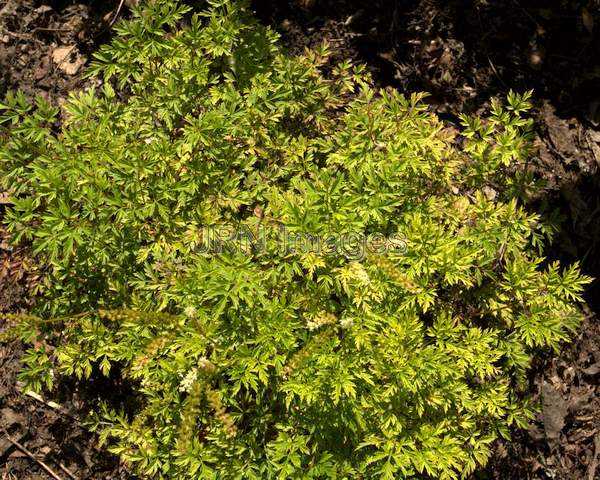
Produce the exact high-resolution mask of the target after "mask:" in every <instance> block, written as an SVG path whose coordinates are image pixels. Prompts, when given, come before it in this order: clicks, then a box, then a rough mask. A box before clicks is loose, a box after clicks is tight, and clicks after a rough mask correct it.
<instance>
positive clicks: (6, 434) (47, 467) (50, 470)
mask: <svg viewBox="0 0 600 480" xmlns="http://www.w3.org/2000/svg"><path fill="white" fill-rule="evenodd" d="M2 432H3V433H4V435H5V436H6V439H7V440H8V441H9V442H10V443H12V444H13V445H14V446H15V447H17V448H18V449H19V450H21V451H22V452H23V453H24V454H25V455H27V456H28V457H29V458H31V459H32V460H33V461H34V462H36V463H37V464H38V465H39V466H40V467H42V468H43V469H44V470H45V471H46V472H47V473H48V475H50V476H51V477H52V478H54V480H62V478H60V477H59V476H58V475H57V474H56V473H54V471H53V470H52V469H51V468H50V467H49V466H48V465H46V464H45V463H44V462H42V461H41V460H40V459H39V458H37V457H36V456H35V455H34V454H33V453H31V452H30V451H29V450H27V449H26V448H25V447H24V446H23V445H21V444H20V443H19V442H17V441H16V440H14V439H13V438H12V437H11V436H10V435H9V434H8V432H7V431H6V430H5V429H2Z"/></svg>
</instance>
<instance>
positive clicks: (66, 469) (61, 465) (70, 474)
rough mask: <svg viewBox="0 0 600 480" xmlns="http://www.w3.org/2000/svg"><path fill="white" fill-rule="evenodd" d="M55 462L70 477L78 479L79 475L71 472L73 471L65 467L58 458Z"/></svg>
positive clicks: (74, 479)
mask: <svg viewBox="0 0 600 480" xmlns="http://www.w3.org/2000/svg"><path fill="white" fill-rule="evenodd" d="M54 462H55V463H56V464H57V465H58V466H59V467H60V469H61V470H62V471H63V472H65V473H66V474H67V475H68V476H69V477H70V478H72V479H73V480H78V479H77V477H76V476H75V475H73V474H72V473H71V471H70V470H69V469H68V468H67V467H65V466H64V465H63V464H62V463H60V462H59V461H58V460H54Z"/></svg>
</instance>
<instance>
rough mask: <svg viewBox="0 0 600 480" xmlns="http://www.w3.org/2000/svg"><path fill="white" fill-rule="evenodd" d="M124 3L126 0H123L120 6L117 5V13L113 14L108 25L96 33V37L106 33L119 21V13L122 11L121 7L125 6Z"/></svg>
mask: <svg viewBox="0 0 600 480" xmlns="http://www.w3.org/2000/svg"><path fill="white" fill-rule="evenodd" d="M124 3H125V0H121V1H120V2H119V6H118V7H117V10H116V11H115V14H114V15H113V17H112V19H111V21H110V22H108V25H106V27H104V28H103V29H102V30H100V31H99V32H98V33H97V34H96V35H94V38H98V37H99V36H100V35H103V34H104V33H106V32H107V31H108V30H110V29H111V28H112V26H113V25H114V24H115V22H116V21H117V18H119V13H121V9H122V8H123V4H124Z"/></svg>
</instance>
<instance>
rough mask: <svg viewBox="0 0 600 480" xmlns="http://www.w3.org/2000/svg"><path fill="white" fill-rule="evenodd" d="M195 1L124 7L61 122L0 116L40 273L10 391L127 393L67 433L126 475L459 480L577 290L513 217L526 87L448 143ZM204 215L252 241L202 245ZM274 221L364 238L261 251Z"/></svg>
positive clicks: (535, 218)
mask: <svg viewBox="0 0 600 480" xmlns="http://www.w3.org/2000/svg"><path fill="white" fill-rule="evenodd" d="M208 3H209V4H210V6H209V7H208V8H207V9H206V10H205V11H203V12H200V13H194V14H191V12H190V11H189V9H188V8H187V7H184V6H182V5H180V4H178V3H176V2H175V1H173V0H154V1H152V2H149V3H147V4H146V5H143V6H141V7H140V8H139V9H138V10H136V11H135V16H134V18H133V19H132V20H130V21H126V22H122V23H121V24H120V25H119V26H118V27H117V28H116V31H117V36H116V38H115V40H114V41H113V42H112V43H111V44H109V45H106V46H104V47H102V48H101V50H100V51H99V52H98V53H97V54H96V60H95V62H94V64H93V66H92V68H91V75H92V78H93V79H94V81H95V85H96V88H92V89H90V90H88V91H86V92H79V93H74V94H72V95H71V97H70V98H69V100H68V102H67V103H66V104H65V105H64V106H63V107H62V110H61V111H59V110H58V109H56V108H54V107H51V106H49V105H47V104H46V103H45V102H43V101H42V100H36V102H35V103H34V104H30V103H28V101H27V100H26V99H25V98H24V97H23V96H22V95H21V94H17V95H13V96H9V97H7V98H6V100H5V101H4V103H3V104H2V105H0V109H1V110H0V122H2V124H3V125H4V130H3V132H4V133H3V135H2V137H1V145H0V155H1V161H2V163H1V165H2V167H1V169H2V174H3V180H2V183H3V185H2V186H3V187H4V188H10V189H11V191H12V192H13V195H12V201H13V205H12V207H11V208H9V209H8V212H7V215H6V219H5V222H6V224H7V226H8V228H9V230H10V231H11V232H12V234H13V235H14V239H15V241H22V242H30V243H31V245H32V247H33V250H34V251H35V252H36V254H37V255H38V258H39V260H40V261H41V263H42V264H43V265H44V272H45V281H44V282H43V284H42V291H41V292H40V294H41V300H40V301H39V306H38V311H37V315H38V316H27V317H23V318H22V319H21V321H20V323H19V325H18V327H17V329H18V331H19V332H20V334H21V335H22V337H23V338H27V339H28V340H32V339H36V338H37V339H38V340H39V339H42V338H44V339H46V341H48V339H53V342H52V343H53V344H54V345H55V346H56V347H55V349H54V350H51V351H47V350H31V351H30V352H29V353H28V355H27V357H26V359H25V363H26V369H25V371H24V373H23V376H22V378H23V380H25V381H26V382H28V383H29V385H30V386H31V387H33V388H40V387H41V386H42V385H46V386H47V387H48V388H49V387H51V382H52V372H53V371H54V370H53V369H56V373H57V374H60V375H66V376H74V377H76V378H79V379H82V380H85V379H88V378H90V377H91V376H96V375H105V376H108V377H112V378H114V379H115V380H118V381H119V382H121V383H122V382H124V381H125V382H128V384H130V385H131V388H132V390H133V393H132V395H133V399H129V400H128V401H127V403H125V402H124V405H123V407H122V408H121V407H119V406H115V405H114V404H112V403H111V404H109V403H107V402H105V403H102V404H101V405H102V406H101V408H99V409H98V411H97V412H96V413H95V414H94V416H93V419H92V424H93V425H92V426H93V428H95V429H97V430H99V431H100V432H101V437H102V439H103V441H104V442H108V443H109V444H110V448H111V450H112V451H114V452H117V453H119V454H120V455H121V456H122V458H123V459H124V460H125V461H127V462H129V463H130V464H131V466H132V469H133V470H134V471H136V472H138V473H139V474H142V475H144V476H148V477H152V478H176V479H199V478H200V479H217V478H219V479H266V478H278V479H292V478H298V479H300V478H302V479H309V478H315V479H316V478H340V479H343V478H352V479H360V478H364V479H371V478H382V479H395V478H413V477H422V476H424V475H429V476H432V477H436V478H441V479H445V478H459V477H466V476H468V475H469V474H470V473H471V472H472V471H473V470H474V469H476V468H477V467H478V466H480V465H483V464H485V462H486V459H487V458H488V457H489V455H490V443H491V442H492V441H493V440H494V439H495V438H496V437H497V436H498V435H504V436H506V435H508V427H509V426H510V425H513V424H516V425H517V426H523V425H525V424H526V422H527V419H528V418H530V417H531V414H532V408H531V406H530V405H529V403H528V402H527V401H526V400H524V399H523V398H521V395H520V393H519V387H518V386H519V383H520V382H522V381H523V379H524V376H525V374H526V371H527V368H528V365H529V361H530V357H531V355H532V351H533V349H534V348H535V347H545V346H550V347H552V348H557V347H558V346H559V343H560V342H561V341H563V340H566V339H567V338H568V334H569V331H571V330H573V329H574V328H576V326H577V324H578V322H579V317H580V315H579V313H578V310H577V308H576V306H575V302H577V301H580V300H581V292H582V289H583V287H584V286H585V284H586V283H587V281H588V279H587V278H585V277H583V276H581V275H580V274H579V271H578V269H577V267H576V266H573V267H570V268H567V269H566V270H561V269H560V267H559V265H557V264H554V263H553V264H549V265H548V264H547V262H545V261H544V258H543V257H542V256H541V255H542V252H541V249H542V246H543V244H544V241H545V240H547V239H548V238H549V237H551V234H552V231H553V230H552V228H551V227H550V226H548V225H545V224H544V223H543V222H542V220H541V218H540V216H539V215H536V214H532V213H529V212H528V211H527V210H526V209H524V208H523V206H522V200H523V199H525V198H526V197H527V195H528V192H529V190H530V189H531V188H534V187H533V184H532V182H531V179H530V178H529V175H528V173H527V171H526V168H524V166H523V164H524V163H525V162H526V161H527V158H528V156H529V155H530V150H531V138H532V123H531V120H529V119H527V118H526V116H525V115H524V114H525V113H526V111H527V110H528V108H530V105H529V101H528V100H529V96H530V94H529V93H527V94H525V95H517V94H513V93H511V95H510V96H509V97H508V99H507V102H506V105H505V106H502V105H501V104H500V103H499V102H493V103H492V107H491V114H490V116H489V117H488V118H483V119H481V118H467V117H465V118H463V122H464V126H465V130H464V131H463V133H462V134H461V136H460V137H457V136H456V135H455V134H454V133H452V131H451V130H450V129H447V128H445V126H444V125H443V124H442V123H441V122H440V121H439V120H438V119H437V117H436V116H435V115H433V114H431V113H429V112H428V110H427V107H426V106H425V105H424V104H423V103H422V102H421V100H422V97H423V96H422V95H417V94H415V95H411V96H410V97H409V98H407V97H405V96H403V95H401V94H399V93H398V92H396V91H394V90H381V91H380V90H377V89H376V88H374V87H373V86H372V84H371V81H370V79H369V77H368V75H367V74H366V73H365V71H364V70H363V69H362V68H361V67H355V66H351V65H349V64H342V65H339V66H337V67H336V68H334V69H329V71H328V74H327V76H324V74H323V66H324V65H325V64H326V62H327V49H326V47H325V46H324V47H323V48H321V49H320V50H319V51H316V52H306V53H305V54H304V55H302V56H299V57H290V56H287V55H286V54H285V52H283V51H282V50H281V49H280V47H279V46H277V35H276V34H275V33H274V32H273V31H271V30H269V29H268V28H265V27H261V26H259V25H257V24H256V23H255V21H254V20H253V19H252V17H251V16H250V15H249V13H248V11H247V9H246V8H245V7H244V4H243V3H240V2H234V1H231V0H212V1H209V2H208ZM182 24H185V26H182ZM59 116H60V120H61V121H60V123H58V119H59ZM215 224H222V225H228V226H233V227H234V228H237V229H240V228H245V229H246V230H247V231H250V232H254V231H257V229H258V230H260V229H263V230H264V231H266V232H267V235H266V239H265V243H264V245H263V247H264V248H258V246H257V245H256V244H254V245H252V246H251V247H252V248H250V249H249V250H248V251H247V252H244V251H241V250H240V249H237V248H224V249H223V251H222V252H220V253H215V252H214V251H206V250H207V249H205V248H203V247H204V246H205V244H206V238H205V237H204V236H203V235H205V234H206V229H205V228H203V226H206V225H215ZM281 226H285V228H286V231H288V232H296V233H297V232H305V233H310V234H312V235H314V236H315V238H321V237H324V236H327V235H330V234H340V235H341V234H345V235H352V234H356V233H360V234H365V235H372V236H376V235H380V237H378V238H379V242H378V246H377V248H372V249H371V251H369V252H360V251H358V250H356V247H358V246H360V245H358V244H356V242H355V243H354V244H353V247H352V248H347V249H346V250H339V251H338V252H337V254H324V253H323V252H321V254H319V252H314V251H304V252H303V251H298V250H291V251H287V252H281V251H279V250H278V248H277V245H278V243H277V242H278V241H279V237H278V236H277V231H278V229H279V228H280V227H281ZM386 238H387V239H388V240H387V241H388V244H385V241H386V240H385V239H386ZM390 239H391V240H390ZM394 239H395V240H394ZM238 240H239V239H238ZM382 242H383V243H382ZM390 242H391V243H393V244H394V245H395V246H396V247H398V246H402V248H391V249H390V248H385V249H382V248H380V247H382V246H385V247H389V243H390ZM394 242H395V243H394ZM227 246H228V247H231V245H227ZM371 247H374V246H373V245H371ZM383 250H386V252H385V253H384V252H383ZM362 253H366V254H365V255H362Z"/></svg>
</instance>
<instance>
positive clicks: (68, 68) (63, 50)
mask: <svg viewBox="0 0 600 480" xmlns="http://www.w3.org/2000/svg"><path fill="white" fill-rule="evenodd" d="M73 52H75V59H74V60H72V61H71V60H70V58H71V54H72V53H73ZM52 60H53V61H54V63H55V64H56V65H57V66H58V68H60V69H61V70H62V71H63V72H65V73H66V74H67V75H75V74H76V73H77V72H78V71H79V69H80V68H81V67H82V66H83V65H84V64H85V61H86V59H85V57H84V56H82V55H79V54H78V52H77V50H75V46H74V45H71V46H67V47H57V48H55V49H54V51H53V52H52Z"/></svg>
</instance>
